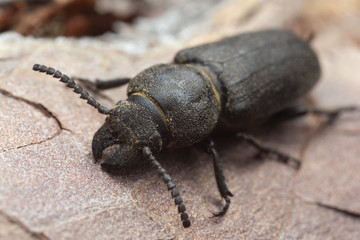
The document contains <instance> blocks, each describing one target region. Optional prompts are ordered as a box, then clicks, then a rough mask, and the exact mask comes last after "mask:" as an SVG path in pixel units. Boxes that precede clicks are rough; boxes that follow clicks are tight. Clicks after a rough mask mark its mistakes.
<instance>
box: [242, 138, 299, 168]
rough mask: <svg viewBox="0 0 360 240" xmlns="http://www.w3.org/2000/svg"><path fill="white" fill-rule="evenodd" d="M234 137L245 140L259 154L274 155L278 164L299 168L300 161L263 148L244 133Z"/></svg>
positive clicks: (257, 140)
mask: <svg viewBox="0 0 360 240" xmlns="http://www.w3.org/2000/svg"><path fill="white" fill-rule="evenodd" d="M235 136H236V137H238V138H241V139H243V140H245V141H246V142H247V143H249V144H250V145H252V146H253V147H255V148H256V149H258V150H259V151H260V153H264V154H271V155H275V156H276V157H277V160H279V161H280V162H283V163H285V164H289V165H290V166H291V167H293V168H294V169H299V168H300V160H298V159H296V158H293V157H291V156H290V155H287V154H285V153H282V152H280V151H278V150H276V149H274V148H271V147H268V146H265V145H264V144H263V143H262V142H261V141H260V140H259V139H257V138H256V137H254V136H251V135H248V134H245V133H237V134H236V135H235Z"/></svg>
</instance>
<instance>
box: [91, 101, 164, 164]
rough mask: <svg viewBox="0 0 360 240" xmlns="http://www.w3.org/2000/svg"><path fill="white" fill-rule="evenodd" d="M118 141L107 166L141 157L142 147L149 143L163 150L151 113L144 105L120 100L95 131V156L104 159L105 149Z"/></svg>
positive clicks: (128, 162) (140, 158) (157, 150)
mask: <svg viewBox="0 0 360 240" xmlns="http://www.w3.org/2000/svg"><path fill="white" fill-rule="evenodd" d="M113 145H116V149H115V151H113V152H112V153H111V155H110V157H109V158H108V159H105V161H106V163H103V164H102V167H105V168H114V167H125V166H131V165H134V164H136V163H138V162H140V161H141V160H142V148H143V147H144V146H148V147H149V148H150V149H151V150H152V151H153V152H154V153H158V152H160V150H161V148H162V140H161V137H160V135H159V133H158V132H157V129H156V125H155V124H154V122H153V120H152V118H151V116H150V115H149V114H148V113H147V111H146V109H144V108H143V107H141V106H139V105H137V104H135V103H132V102H129V101H120V102H118V103H117V104H116V105H115V106H114V107H113V109H111V111H110V114H109V115H108V117H107V118H106V120H105V123H104V124H103V126H102V127H101V128H100V129H99V130H98V131H97V132H96V133H95V135H94V138H93V142H92V151H93V155H94V159H95V160H101V159H102V156H103V152H104V150H106V149H107V148H109V147H111V146H113Z"/></svg>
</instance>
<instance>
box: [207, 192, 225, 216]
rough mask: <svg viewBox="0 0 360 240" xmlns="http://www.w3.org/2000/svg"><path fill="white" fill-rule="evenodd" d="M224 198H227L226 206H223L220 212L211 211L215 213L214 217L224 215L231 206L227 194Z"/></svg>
mask: <svg viewBox="0 0 360 240" xmlns="http://www.w3.org/2000/svg"><path fill="white" fill-rule="evenodd" d="M224 200H225V206H224V207H223V209H222V210H221V211H220V212H213V211H211V213H212V214H213V215H212V217H222V216H224V215H225V213H226V212H227V210H228V209H229V207H230V198H229V197H227V196H225V197H224Z"/></svg>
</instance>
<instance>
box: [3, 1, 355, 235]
mask: <svg viewBox="0 0 360 240" xmlns="http://www.w3.org/2000/svg"><path fill="white" fill-rule="evenodd" d="M174 2H175V1H174ZM191 2H192V1H184V3H183V4H175V3H174V6H173V7H171V6H169V7H168V8H162V10H161V11H154V12H153V14H149V16H151V17H149V18H145V19H142V20H139V21H138V22H137V23H136V24H134V25H124V26H122V27H121V28H119V29H120V33H119V35H105V36H103V37H99V38H80V39H72V38H62V37H58V38H56V39H34V38H31V37H23V36H21V35H18V34H16V33H12V32H8V33H3V34H1V35H0V106H1V107H0V176H1V178H0V239H357V238H359V236H360V201H359V196H360V184H359V183H360V174H359V173H360V160H359V159H360V148H359V146H360V112H359V111H357V112H356V111H355V112H347V113H344V114H342V115H341V116H339V118H338V119H337V121H336V122H334V123H333V124H332V125H326V124H325V122H326V119H325V118H322V117H319V116H306V117H303V118H299V119H295V120H291V121H287V122H282V123H278V124H274V125H271V126H266V127H261V128H259V129H258V130H256V131H253V132H252V134H254V135H255V136H257V137H258V138H260V139H261V140H262V141H263V142H264V143H266V144H267V145H270V146H272V147H274V148H277V149H279V150H281V151H284V152H286V153H288V154H291V155H292V156H294V157H297V158H299V159H300V160H301V162H302V166H301V168H300V170H298V171H295V170H293V169H291V168H290V167H288V166H286V165H284V164H281V163H279V162H277V161H273V160H271V158H269V157H266V156H265V157H264V158H263V159H257V158H256V157H255V155H256V153H257V152H256V151H255V150H254V149H253V148H252V147H251V146H249V145H247V144H245V143H243V142H241V141H235V140H233V139H218V140H217V141H216V139H215V141H216V143H217V148H218V151H219V153H220V156H221V158H222V160H223V167H224V174H225V177H226V182H227V184H228V187H229V189H230V190H231V192H232V193H233V194H234V197H233V198H231V201H232V202H231V206H230V209H229V211H228V213H227V214H226V216H224V217H222V218H210V217H211V212H210V210H217V209H218V208H220V207H221V206H222V204H223V202H221V199H220V196H219V194H218V190H217V188H216V183H215V178H214V174H213V166H212V161H211V158H210V156H208V155H207V154H206V153H203V152H201V151H199V150H197V149H195V148H190V149H184V150H176V151H170V152H165V153H163V154H161V155H160V156H159V157H158V159H159V161H160V162H161V163H162V164H163V166H164V168H166V169H167V171H168V172H169V174H170V175H171V176H172V178H173V180H174V182H175V183H176V184H177V186H178V188H179V190H180V192H181V194H182V197H183V199H184V202H185V204H186V207H187V211H188V213H189V214H190V220H191V221H192V226H191V227H190V228H188V229H183V228H182V226H181V221H180V220H179V216H178V213H177V209H176V207H175V206H174V204H173V200H171V196H170V194H169V193H168V191H167V190H166V187H165V186H164V184H163V183H162V180H160V179H159V178H158V176H157V175H156V173H155V171H154V170H153V169H152V168H151V166H150V164H144V165H141V166H139V167H137V168H134V169H131V170H130V171H129V170H124V171H119V172H118V173H116V174H109V173H107V172H104V171H102V170H101V168H100V166H99V165H98V164H94V161H93V158H92V153H91V140H92V136H93V134H94V133H95V131H96V130H97V129H98V128H99V127H100V126H101V124H102V122H103V121H104V116H102V115H100V114H98V113H97V111H96V110H95V109H93V108H91V107H90V106H88V105H87V104H86V103H85V102H84V101H83V100H80V99H79V98H78V96H77V95H76V94H74V93H73V92H72V91H71V90H69V89H68V88H66V87H64V86H63V85H62V84H61V83H59V82H58V81H57V80H55V79H52V78H50V77H48V76H44V75H41V74H38V73H35V72H33V71H32V70H31V68H32V65H33V64H34V63H42V64H45V65H48V66H53V67H55V68H57V69H59V70H61V71H62V72H64V73H67V74H68V75H71V76H81V77H85V78H90V79H92V80H94V79H96V78H101V79H107V78H115V77H124V76H125V77H126V76H130V77H132V76H134V75H135V74H136V73H138V72H139V71H141V70H143V69H145V68H146V67H149V66H151V65H154V64H157V63H164V62H165V63H166V62H170V61H171V60H172V58H173V56H174V54H175V53H176V52H177V51H178V50H180V49H181V48H184V47H188V46H193V45H196V44H200V43H205V42H209V41H213V40H216V39H221V38H223V37H225V36H231V35H234V34H237V33H240V32H245V31H256V30H260V29H268V28H286V29H291V30H293V31H295V32H296V33H298V34H299V35H301V36H303V37H304V38H306V37H308V36H309V35H311V33H313V34H314V39H313V40H312V42H311V45H312V46H313V48H314V49H315V51H316V52H317V53H318V55H319V58H320V62H321V65H322V77H321V81H320V82H319V84H318V85H317V86H316V87H315V89H314V90H313V91H312V92H311V94H310V98H311V99H310V101H308V102H309V104H310V105H311V106H321V107H326V108H332V107H340V106H347V105H359V102H360V68H359V63H360V28H359V26H360V17H359V16H360V10H359V9H360V1H358V0H342V1H340V0H336V1H326V0H309V1H302V0H296V1H295V0H293V1H288V0H273V1H254V0H242V1H240V0H238V1H235V0H233V1H223V2H221V4H214V2H217V1H210V0H209V1H199V2H197V1H195V2H196V3H191ZM149 3H152V4H158V6H161V4H159V3H158V1H149ZM191 4H193V5H191ZM190 10H192V11H190ZM125 89H126V88H125V87H121V88H119V89H115V90H109V91H106V92H105V94H106V95H107V96H109V97H110V98H111V99H112V101H109V100H107V99H103V98H101V97H98V100H99V101H101V102H102V103H104V104H105V105H107V106H111V105H112V103H114V102H115V101H117V100H119V99H125V98H126V94H125Z"/></svg>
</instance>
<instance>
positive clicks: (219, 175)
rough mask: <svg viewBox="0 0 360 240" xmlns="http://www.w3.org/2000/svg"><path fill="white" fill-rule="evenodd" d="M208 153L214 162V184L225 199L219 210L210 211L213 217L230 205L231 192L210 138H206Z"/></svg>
mask: <svg viewBox="0 0 360 240" xmlns="http://www.w3.org/2000/svg"><path fill="white" fill-rule="evenodd" d="M208 153H209V154H211V156H212V158H213V162H214V171H215V178H216V184H217V187H218V189H219V192H220V195H221V197H222V198H224V200H225V206H224V207H223V209H222V210H221V211H220V212H212V214H213V216H214V217H219V216H223V215H225V213H226V212H227V210H228V209H229V206H230V198H229V197H232V196H233V194H232V193H231V192H230V191H229V189H228V187H227V186H226V183H225V177H224V173H223V169H222V163H221V160H220V158H219V155H218V153H217V151H216V149H215V143H214V141H213V140H212V139H208Z"/></svg>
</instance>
